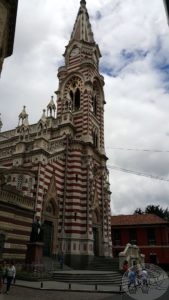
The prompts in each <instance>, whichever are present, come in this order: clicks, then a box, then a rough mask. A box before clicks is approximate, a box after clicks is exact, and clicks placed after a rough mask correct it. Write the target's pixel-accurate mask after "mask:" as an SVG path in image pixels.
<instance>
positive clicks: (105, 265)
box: [86, 257, 119, 272]
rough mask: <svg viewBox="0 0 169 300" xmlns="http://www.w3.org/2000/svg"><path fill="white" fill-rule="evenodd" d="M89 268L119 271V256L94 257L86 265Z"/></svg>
mask: <svg viewBox="0 0 169 300" xmlns="http://www.w3.org/2000/svg"><path fill="white" fill-rule="evenodd" d="M86 269H87V270H97V271H116V272H118V271H119V260H118V259H117V258H110V257H109V258H105V257H94V258H93V260H92V261H91V262H90V263H89V264H88V266H87V267H86Z"/></svg>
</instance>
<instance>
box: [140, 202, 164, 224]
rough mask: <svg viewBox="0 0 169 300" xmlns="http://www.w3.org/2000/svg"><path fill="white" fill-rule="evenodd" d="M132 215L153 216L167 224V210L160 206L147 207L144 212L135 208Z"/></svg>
mask: <svg viewBox="0 0 169 300" xmlns="http://www.w3.org/2000/svg"><path fill="white" fill-rule="evenodd" d="M134 214H154V215H156V216H159V217H160V218H162V219H164V220H166V221H168V222H169V210H168V207H167V208H166V209H164V208H162V207H161V206H160V205H147V206H146V208H145V210H142V209H141V208H137V209H136V210H135V211H134Z"/></svg>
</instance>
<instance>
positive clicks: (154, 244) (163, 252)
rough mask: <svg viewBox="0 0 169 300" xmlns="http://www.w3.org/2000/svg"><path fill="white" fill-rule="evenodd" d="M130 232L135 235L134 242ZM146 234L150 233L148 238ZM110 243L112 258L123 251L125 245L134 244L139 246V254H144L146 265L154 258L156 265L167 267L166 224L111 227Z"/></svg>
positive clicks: (168, 244) (168, 258) (168, 256)
mask: <svg viewBox="0 0 169 300" xmlns="http://www.w3.org/2000/svg"><path fill="white" fill-rule="evenodd" d="M131 230H134V231H135V233H136V240H135V241H132V240H131ZM148 232H149V233H150V236H149V237H148ZM151 235H152V237H151ZM112 243H113V256H117V255H118V253H119V252H121V251H123V250H124V248H125V246H126V244H127V243H134V244H136V245H138V246H139V248H140V251H141V253H142V254H145V262H146V263H148V262H152V260H153V259H155V256H156V262H157V263H159V264H161V265H166V264H167V265H169V255H168V253H169V227H168V225H167V224H166V225H165V224H162V225H160V224H158V225H151V226H150V225H149V226H148V225H147V226H146V225H145V226H142V225H137V226H126V225H125V224H124V225H123V226H112ZM154 262H155V261H154Z"/></svg>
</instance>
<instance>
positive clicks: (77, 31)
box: [70, 0, 95, 43]
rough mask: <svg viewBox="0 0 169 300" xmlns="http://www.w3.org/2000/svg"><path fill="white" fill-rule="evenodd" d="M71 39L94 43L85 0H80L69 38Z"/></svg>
mask: <svg viewBox="0 0 169 300" xmlns="http://www.w3.org/2000/svg"><path fill="white" fill-rule="evenodd" d="M73 40H76V41H85V42H88V43H95V41H94V37H93V32H92V29H91V24H90V21H89V14H88V12H87V8H86V1H85V0H81V1H80V8H79V11H78V14H77V17H76V21H75V24H74V27H73V31H72V34H71V38H70V41H73Z"/></svg>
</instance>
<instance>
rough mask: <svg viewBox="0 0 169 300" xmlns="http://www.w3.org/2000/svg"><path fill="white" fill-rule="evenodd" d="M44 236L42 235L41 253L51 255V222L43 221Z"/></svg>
mask: <svg viewBox="0 0 169 300" xmlns="http://www.w3.org/2000/svg"><path fill="white" fill-rule="evenodd" d="M43 230H44V237H43V242H44V246H43V255H44V256H48V257H50V256H51V251H52V239H53V223H52V222H50V221H44V224H43Z"/></svg>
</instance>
